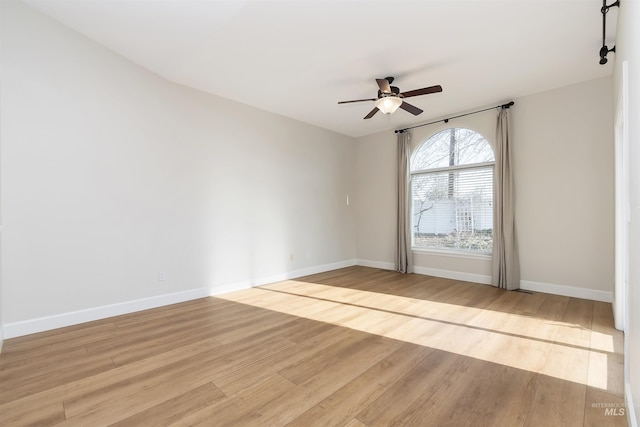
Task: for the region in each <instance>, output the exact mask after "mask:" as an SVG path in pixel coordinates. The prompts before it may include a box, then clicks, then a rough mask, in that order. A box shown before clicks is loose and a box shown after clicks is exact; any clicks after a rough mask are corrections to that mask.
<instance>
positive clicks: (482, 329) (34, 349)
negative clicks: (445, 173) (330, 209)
mask: <svg viewBox="0 0 640 427" xmlns="http://www.w3.org/2000/svg"><path fill="white" fill-rule="evenodd" d="M622 371H623V355H622V335H621V334H620V332H618V331H616V330H615V329H614V328H613V320H612V314H611V305H610V304H605V303H599V302H593V301H588V300H581V299H575V298H568V297H561V296H553V295H547V294H540V293H536V294H526V293H521V292H506V291H501V290H498V289H495V288H492V287H490V286H486V285H477V284H471V283H465V282H456V281H452V280H445V279H438V278H432V277H427V276H419V275H400V274H397V273H394V272H389V271H383V270H377V269H371V268H365V267H351V268H346V269H342V270H336V271H332V272H328V273H323V274H318V275H314V276H309V277H305V278H301V279H297V280H291V281H285V282H280V283H276V284H273V285H268V286H263V287H260V288H254V289H249V290H246V291H241V292H235V293H231V294H227V295H224V296H221V297H216V298H206V299H200V300H195V301H190V302H187V303H183V304H176V305H172V306H167V307H163V308H159V309H154V310H148V311H144V312H139V313H135V314H130V315H125V316H119V317H114V318H110V319H105V320H101V321H97V322H92V323H87V324H83V325H78V326H73V327H69V328H64V329H58V330H55V331H51V332H45V333H40V334H35V335H31V336H26V337H20V338H15V339H11V340H7V341H6V342H5V346H4V349H3V353H2V354H1V355H0V387H1V388H0V424H1V425H4V426H12V425H78V426H100V425H112V424H116V425H131V426H141V425H144V426H160V425H183V426H191V425H207V426H224V425H237V426H244V425H256V426H284V425H291V426H304V427H307V426H349V427H357V426H390V425H403V426H405V425H407V426H409V425H415V426H445V425H451V426H467V425H468V426H482V425H485V426H509V427H511V426H535V427H539V426H554V427H556V426H583V425H584V426H607V425H616V426H617V425H620V426H623V425H627V424H626V414H625V415H624V416H621V415H618V414H620V413H621V412H624V411H625V408H624V407H623V406H622V405H623V402H624V400H623V398H622V396H623V385H622V384H623V374H622ZM607 409H608V410H609V412H608V414H607V412H606V411H607ZM613 409H615V411H614V410H613Z"/></svg>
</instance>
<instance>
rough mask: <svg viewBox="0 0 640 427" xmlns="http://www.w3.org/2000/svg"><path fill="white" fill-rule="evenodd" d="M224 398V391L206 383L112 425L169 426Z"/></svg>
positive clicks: (120, 426) (123, 426)
mask: <svg viewBox="0 0 640 427" xmlns="http://www.w3.org/2000/svg"><path fill="white" fill-rule="evenodd" d="M224 398H226V396H225V395H224V393H222V392H221V391H220V390H219V389H218V388H217V387H216V386H214V385H213V383H206V384H204V385H201V386H199V387H196V388H194V389H191V390H189V391H186V392H185V393H182V394H180V395H178V396H176V397H173V398H171V399H168V400H165V401H164V402H162V403H159V404H157V405H155V406H152V407H151V408H149V409H146V410H144V411H141V412H137V413H136V414H134V415H132V416H130V417H128V418H125V419H124V420H121V421H119V422H117V423H114V424H112V426H114V427H115V426H117V427H125V426H132V427H135V426H141V425H152V426H168V425H171V424H172V423H174V422H176V421H178V420H181V419H182V418H185V417H186V416H188V415H190V414H192V413H195V412H197V411H199V410H200V409H202V408H204V407H207V406H210V405H212V404H213V403H215V402H216V401H217V400H221V399H224Z"/></svg>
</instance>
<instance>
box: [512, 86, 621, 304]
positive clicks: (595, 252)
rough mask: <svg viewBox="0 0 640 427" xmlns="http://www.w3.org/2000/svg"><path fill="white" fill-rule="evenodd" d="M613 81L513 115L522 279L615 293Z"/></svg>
mask: <svg viewBox="0 0 640 427" xmlns="http://www.w3.org/2000/svg"><path fill="white" fill-rule="evenodd" d="M612 105H613V104H612V81H611V79H610V78H602V79H597V80H593V81H590V82H586V83H581V84H577V85H572V86H568V87H565V88H561V89H558V90H554V91H551V92H545V93H541V94H537V95H531V96H527V97H523V98H521V99H518V100H517V101H516V105H515V107H514V109H513V131H514V132H513V133H514V163H515V165H514V171H515V181H516V182H515V185H516V222H517V231H518V237H519V244H520V260H521V272H522V279H523V280H525V281H533V282H537V283H548V284H557V285H563V286H571V287H577V288H586V289H592V290H596V291H603V292H612V290H613V282H614V278H613V271H614V256H613V253H614V144H613V106H612Z"/></svg>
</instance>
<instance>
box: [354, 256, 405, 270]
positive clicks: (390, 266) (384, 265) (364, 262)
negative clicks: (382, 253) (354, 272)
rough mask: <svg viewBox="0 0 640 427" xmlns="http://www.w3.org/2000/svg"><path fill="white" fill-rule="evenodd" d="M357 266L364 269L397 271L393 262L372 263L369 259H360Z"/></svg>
mask: <svg viewBox="0 0 640 427" xmlns="http://www.w3.org/2000/svg"><path fill="white" fill-rule="evenodd" d="M356 265H361V266H362V267H370V268H379V269H381V270H395V269H396V266H395V265H394V264H393V263H392V262H382V261H371V260H368V259H358V260H356Z"/></svg>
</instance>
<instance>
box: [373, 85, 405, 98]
mask: <svg viewBox="0 0 640 427" xmlns="http://www.w3.org/2000/svg"><path fill="white" fill-rule="evenodd" d="M390 88H391V93H385V94H383V93H382V91H381V90H380V89H378V98H381V97H382V96H383V95H384V96H398V95H400V89H398V87H396V86H390Z"/></svg>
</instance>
